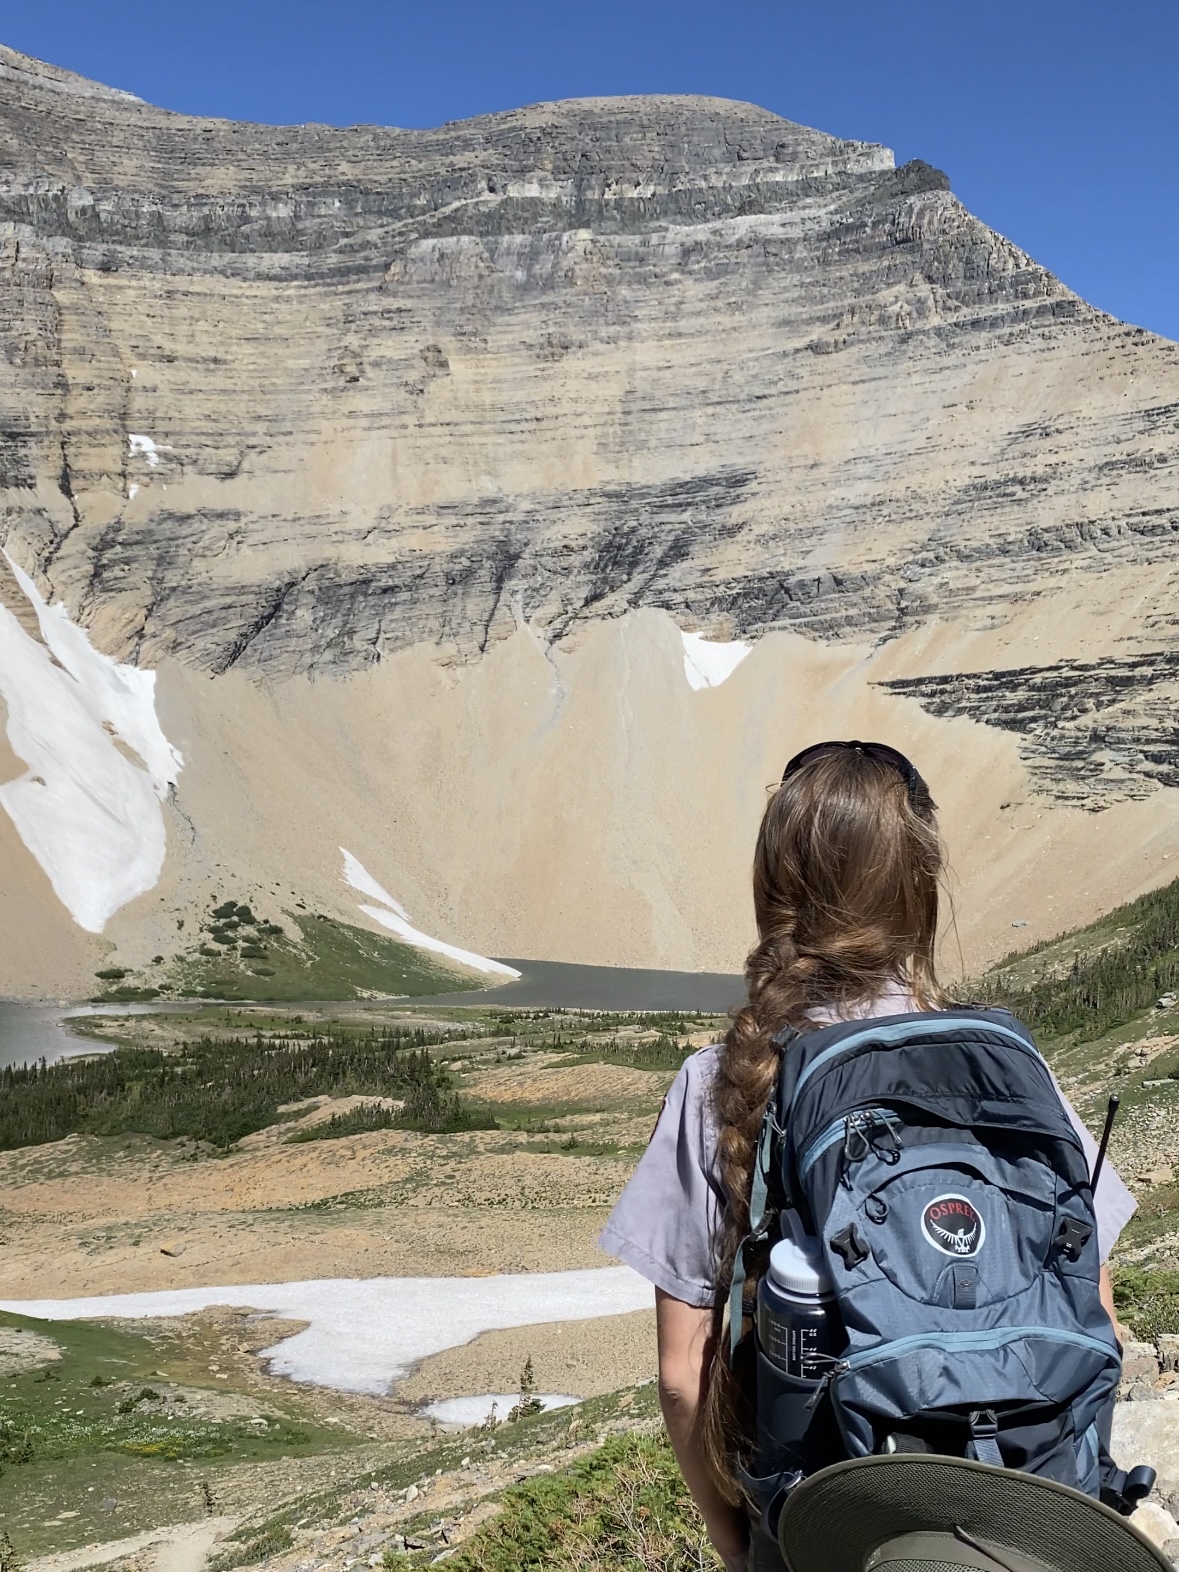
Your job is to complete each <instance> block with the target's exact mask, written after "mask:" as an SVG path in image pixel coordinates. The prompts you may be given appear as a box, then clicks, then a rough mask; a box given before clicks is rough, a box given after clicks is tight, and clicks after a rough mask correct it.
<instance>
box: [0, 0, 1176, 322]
mask: <svg viewBox="0 0 1179 1572" xmlns="http://www.w3.org/2000/svg"><path fill="white" fill-rule="evenodd" d="M0 40H2V41H3V42H5V43H7V44H10V45H11V46H12V47H13V48H16V49H22V50H25V51H26V52H28V53H30V54H35V55H39V56H41V57H42V58H43V59H47V60H52V61H53V62H55V63H56V64H58V65H63V66H68V67H69V68H70V69H71V70H74V71H80V72H82V73H84V74H85V75H87V76H92V77H97V78H99V79H100V80H102V81H105V82H109V83H111V84H112V85H114V86H117V87H123V88H127V89H128V90H130V91H131V92H134V93H138V94H139V95H140V96H141V97H143V98H147V99H150V100H151V101H152V102H153V103H156V104H161V105H164V106H165V107H167V108H170V109H179V110H185V111H187V112H189V113H192V114H202V115H226V116H231V117H233V118H237V119H243V120H265V121H275V122H291V121H301V120H320V121H327V122H329V123H331V124H335V125H348V124H353V123H357V122H379V123H382V124H386V125H401V126H428V125H437V124H439V123H440V122H442V121H444V120H455V119H460V118H462V117H464V116H467V115H476V114H480V113H483V112H485V111H488V110H493V109H509V108H514V107H517V106H518V105H520V104H525V103H536V102H538V101H539V100H542V99H549V98H568V97H577V96H585V95H590V94H610V93H667V92H675V93H711V94H718V95H721V96H723V97H728V98H742V99H749V100H752V101H753V102H755V103H758V104H762V105H764V106H765V107H766V108H768V109H772V110H775V111H776V112H777V113H779V114H782V115H785V116H787V117H788V118H790V119H792V120H800V121H803V122H804V123H806V124H808V125H813V126H819V127H821V128H822V129H823V130H825V131H831V132H834V133H836V134H837V135H840V136H850V137H862V138H864V139H866V140H869V141H874V142H883V143H885V144H886V145H888V146H889V147H892V148H893V149H894V150H895V151H896V154H897V160H898V162H903V161H904V160H906V159H909V158H924V159H926V160H927V161H928V162H929V163H931V164H937V165H938V166H940V167H941V168H943V169H945V170H946V171H947V173H948V174H949V176H950V179H951V182H952V184H953V187H954V190H955V191H956V192H957V193H958V195H959V196H960V197H961V198H962V199H963V201H964V202H966V204H967V205H968V206H969V207H970V208H971V209H972V210H973V211H974V212H975V213H977V214H978V215H979V217H981V218H983V219H985V220H986V221H987V222H988V223H989V224H992V225H993V226H994V227H995V228H996V229H999V230H1002V232H1003V233H1004V234H1006V235H1009V236H1010V237H1011V238H1012V239H1013V240H1015V241H1017V242H1018V243H1019V244H1020V245H1022V246H1023V247H1024V248H1025V249H1026V250H1028V251H1030V252H1031V254H1032V255H1033V256H1034V257H1035V258H1036V259H1037V260H1038V261H1040V262H1042V263H1044V264H1045V265H1046V266H1047V267H1050V268H1051V269H1052V270H1053V271H1054V272H1055V273H1057V274H1059V275H1060V277H1061V278H1063V279H1064V281H1065V282H1066V283H1067V284H1069V285H1070V286H1071V287H1072V288H1073V289H1076V290H1077V291H1079V293H1080V294H1082V295H1084V296H1085V297H1086V298H1087V299H1089V300H1091V301H1092V302H1093V303H1094V304H1095V305H1098V306H1101V307H1102V308H1104V309H1105V310H1107V311H1111V312H1113V313H1114V314H1115V315H1117V316H1120V317H1124V318H1126V319H1127V320H1128V321H1130V322H1134V323H1138V324H1140V325H1142V326H1144V327H1148V328H1152V329H1154V330H1155V331H1156V332H1158V333H1163V334H1165V335H1166V336H1168V337H1169V338H1173V339H1179V267H1177V265H1176V251H1177V249H1179V0H990V3H989V4H987V5H979V4H973V5H968V4H966V3H965V0H894V3H893V4H886V3H878V4H868V3H866V0H838V3H833V0H807V3H805V4H804V3H800V0H713V3H712V4H710V5H705V4H702V3H700V0H581V3H580V4H576V3H571V0H200V3H199V4H197V3H194V0H97V3H96V0H44V3H34V4H29V3H27V0H26V3H24V4H20V3H17V0H8V4H7V5H5V6H4V7H3V9H0Z"/></svg>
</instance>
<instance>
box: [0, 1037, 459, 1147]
mask: <svg viewBox="0 0 1179 1572" xmlns="http://www.w3.org/2000/svg"><path fill="white" fill-rule="evenodd" d="M446 1040H447V1038H446V1034H444V1033H442V1034H438V1033H427V1032H423V1031H421V1030H405V1031H402V1030H398V1029H397V1028H390V1027H384V1028H382V1029H381V1030H380V1031H377V1030H376V1029H374V1030H372V1031H370V1032H369V1033H368V1034H367V1035H365V1036H363V1037H348V1036H345V1035H343V1034H340V1035H335V1034H331V1033H325V1034H322V1035H319V1034H313V1035H310V1036H307V1037H286V1036H275V1037H263V1036H262V1035H261V1034H259V1035H257V1036H255V1037H254V1038H252V1039H251V1038H246V1039H242V1038H236V1037H202V1038H200V1039H199V1040H198V1041H197V1042H194V1043H190V1044H189V1045H188V1047H187V1048H186V1049H185V1050H184V1051H183V1052H181V1053H175V1054H165V1053H162V1052H160V1051H159V1050H158V1049H153V1048H116V1049H115V1050H114V1051H113V1052H111V1053H108V1054H102V1055H99V1056H96V1057H94V1058H93V1059H73V1060H66V1061H65V1062H64V1063H62V1064H54V1065H48V1066H47V1065H45V1064H44V1063H42V1064H39V1065H32V1066H28V1067H17V1068H12V1067H9V1068H7V1069H5V1070H4V1071H3V1072H0V1151H7V1150H10V1149H11V1148H13V1147H17V1146H35V1145H38V1144H40V1143H41V1142H44V1141H60V1140H61V1139H62V1138H63V1137H64V1136H67V1135H71V1134H73V1133H75V1132H81V1133H88V1134H93V1135H117V1134H121V1133H124V1132H133V1133H135V1134H139V1135H150V1136H156V1137H158V1138H159V1139H162V1140H174V1139H177V1138H179V1137H188V1138H189V1139H191V1140H194V1141H203V1142H207V1143H208V1144H209V1145H211V1146H214V1147H218V1148H220V1149H222V1150H225V1149H227V1148H228V1147H230V1146H231V1145H232V1144H233V1143H234V1142H235V1141H239V1140H240V1139H241V1138H242V1136H244V1135H249V1134H251V1133H252V1132H253V1131H255V1130H261V1129H264V1128H265V1127H266V1126H267V1125H270V1124H273V1123H275V1121H276V1120H277V1119H278V1118H279V1114H278V1109H279V1107H280V1106H281V1105H282V1104H283V1103H288V1102H295V1101H297V1100H299V1099H301V1098H307V1097H319V1096H324V1095H326V1096H331V1097H347V1096H355V1095H367V1096H371V1097H398V1098H401V1099H402V1100H403V1101H404V1104H405V1106H404V1108H403V1109H402V1110H401V1114H400V1117H399V1121H398V1122H399V1123H401V1124H403V1125H405V1126H406V1127H408V1128H412V1129H418V1130H438V1131H441V1130H452V1129H465V1128H471V1127H472V1126H473V1125H475V1124H476V1123H477V1119H478V1116H477V1115H475V1114H473V1113H471V1112H470V1111H469V1110H468V1109H467V1108H466V1105H465V1104H464V1103H463V1102H462V1101H461V1099H460V1098H459V1097H458V1096H457V1094H456V1093H454V1092H453V1091H452V1090H451V1077H450V1072H449V1070H448V1069H447V1068H446V1066H445V1065H444V1064H441V1063H440V1062H439V1061H438V1060H437V1059H435V1058H433V1057H432V1055H431V1054H430V1053H429V1051H428V1046H429V1044H430V1043H441V1042H445V1041H446ZM370 1128H371V1126H370ZM340 1133H344V1132H340Z"/></svg>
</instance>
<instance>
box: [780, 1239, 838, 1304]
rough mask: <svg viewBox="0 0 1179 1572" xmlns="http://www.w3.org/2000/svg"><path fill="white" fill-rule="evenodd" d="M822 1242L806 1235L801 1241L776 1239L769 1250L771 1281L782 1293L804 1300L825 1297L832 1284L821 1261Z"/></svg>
mask: <svg viewBox="0 0 1179 1572" xmlns="http://www.w3.org/2000/svg"><path fill="white" fill-rule="evenodd" d="M822 1248H823V1247H822V1245H821V1243H820V1241H819V1240H818V1239H811V1238H808V1239H807V1240H806V1242H805V1243H804V1244H801V1245H800V1244H797V1243H796V1242H795V1241H794V1240H793V1239H779V1240H778V1243H777V1244H776V1245H775V1246H774V1248H773V1249H772V1250H771V1251H770V1280H771V1282H772V1283H773V1284H774V1286H775V1287H776V1288H780V1289H781V1290H782V1291H783V1293H787V1294H798V1295H799V1296H800V1297H801V1298H804V1299H824V1298H826V1296H827V1295H828V1294H830V1293H831V1292H832V1283H831V1279H830V1277H829V1276H828V1275H827V1268H826V1265H825V1264H824V1262H823V1254H822Z"/></svg>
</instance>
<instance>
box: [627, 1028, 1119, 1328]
mask: <svg viewBox="0 0 1179 1572" xmlns="http://www.w3.org/2000/svg"><path fill="white" fill-rule="evenodd" d="M901 1008H902V1009H904V1006H903V1005H902V1006H901ZM896 1009H897V1005H896V1003H895V1002H894V1001H892V1000H890V1001H889V1005H888V1010H887V1011H886V1012H883V1013H888V1014H893V1013H895V1012H896ZM873 1013H876V1012H873ZM719 1053H720V1046H719V1044H714V1045H713V1046H712V1047H711V1048H702V1049H701V1050H700V1052H699V1053H694V1054H693V1055H692V1056H691V1057H690V1058H689V1059H686V1060H685V1061H684V1065H683V1068H682V1069H681V1070H680V1073H679V1074H678V1075H677V1076H676V1078H675V1080H674V1081H673V1082H672V1085H671V1090H670V1091H669V1092H668V1094H667V1097H666V1098H665V1099H664V1103H663V1109H662V1111H661V1113H660V1115H659V1122H658V1123H657V1124H656V1126H655V1130H654V1133H653V1134H652V1136H651V1141H650V1144H649V1145H648V1147H647V1150H646V1151H645V1152H644V1153H643V1156H642V1157H641V1158H640V1159H639V1165H638V1167H637V1168H636V1169H635V1171H634V1173H633V1174H632V1176H631V1179H630V1183H629V1184H628V1185H627V1187H626V1189H625V1190H624V1191H623V1192H622V1195H621V1197H620V1198H619V1201H618V1205H617V1206H616V1207H615V1208H614V1210H613V1212H612V1213H611V1214H610V1220H609V1222H608V1223H607V1224H606V1227H605V1229H604V1230H603V1232H602V1236H601V1239H600V1240H599V1243H600V1245H601V1247H602V1249H603V1250H605V1251H606V1253H607V1254H608V1255H613V1256H617V1257H618V1258H619V1260H622V1261H625V1262H626V1264H627V1265H628V1266H631V1267H633V1268H634V1270H635V1271H636V1272H638V1273H639V1274H640V1275H641V1276H643V1277H645V1278H646V1279H647V1280H648V1282H651V1283H654V1284H655V1286H656V1287H657V1288H662V1289H663V1291H664V1292H665V1293H667V1294H670V1295H671V1296H672V1298H673V1299H679V1300H682V1301H683V1302H684V1303H685V1304H689V1305H697V1306H699V1307H701V1308H703V1307H704V1306H707V1305H711V1304H712V1303H713V1300H714V1298H715V1295H716V1259H715V1255H714V1240H715V1238H716V1236H717V1230H718V1227H719V1223H720V1218H721V1213H722V1211H723V1207H724V1193H723V1191H722V1189H721V1182H720V1174H719V1171H718V1165H717V1153H716V1126H715V1123H714V1120H713V1113H712V1097H711V1090H712V1078H713V1076H714V1075H715V1073H716V1066H717V1058H718V1055H719ZM1054 1084H1055V1078H1054ZM1056 1090H1057V1091H1058V1092H1060V1100H1061V1102H1062V1103H1063V1104H1064V1108H1065V1112H1066V1113H1067V1114H1068V1116H1069V1119H1070V1121H1071V1123H1072V1125H1073V1128H1074V1129H1075V1130H1076V1132H1077V1134H1078V1135H1079V1136H1080V1138H1081V1141H1082V1144H1083V1145H1084V1148H1085V1153H1086V1156H1087V1157H1088V1160H1089V1164H1090V1167H1092V1164H1093V1160H1094V1158H1095V1157H1096V1156H1097V1143H1096V1142H1095V1141H1094V1139H1093V1137H1092V1136H1091V1135H1090V1134H1089V1132H1088V1130H1086V1128H1085V1126H1084V1125H1083V1124H1082V1123H1081V1120H1080V1118H1079V1116H1078V1115H1077V1113H1076V1111H1075V1110H1074V1108H1073V1107H1072V1105H1071V1104H1070V1103H1069V1101H1068V1099H1067V1098H1066V1097H1065V1095H1064V1093H1063V1092H1061V1091H1060V1087H1059V1086H1057V1087H1056ZM1095 1201H1096V1208H1097V1233H1098V1239H1099V1241H1100V1245H1101V1259H1102V1260H1103V1261H1105V1260H1107V1259H1108V1257H1109V1254H1110V1251H1111V1250H1112V1249H1113V1247H1114V1245H1115V1244H1116V1242H1117V1237H1118V1235H1119V1234H1120V1233H1121V1231H1122V1229H1123V1228H1124V1227H1125V1226H1126V1224H1127V1223H1128V1222H1129V1220H1130V1218H1131V1217H1132V1216H1133V1214H1134V1211H1135V1209H1136V1207H1137V1205H1138V1203H1137V1202H1136V1201H1135V1199H1134V1197H1133V1196H1132V1195H1131V1194H1130V1192H1129V1190H1127V1189H1126V1186H1125V1185H1124V1184H1123V1183H1122V1181H1121V1179H1120V1178H1119V1177H1118V1175H1117V1173H1116V1172H1115V1171H1114V1169H1113V1168H1112V1167H1111V1166H1110V1165H1109V1164H1108V1163H1107V1164H1106V1165H1105V1167H1104V1168H1103V1169H1102V1171H1101V1181H1100V1183H1099V1184H1098V1186H1097V1195H1096V1197H1095Z"/></svg>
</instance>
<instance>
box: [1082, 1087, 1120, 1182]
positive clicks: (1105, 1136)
mask: <svg viewBox="0 0 1179 1572" xmlns="http://www.w3.org/2000/svg"><path fill="white" fill-rule="evenodd" d="M1120 1101H1121V1098H1119V1097H1111V1098H1110V1100H1109V1103H1108V1105H1107V1106H1106V1110H1105V1129H1104V1130H1103V1131H1102V1132H1101V1145H1100V1146H1099V1147H1098V1148H1097V1161H1096V1162H1095V1163H1094V1164H1093V1177H1092V1178H1091V1179H1090V1180H1089V1188H1090V1190H1096V1189H1097V1181H1098V1180H1099V1179H1100V1178H1101V1170H1102V1167H1103V1166H1104V1164H1105V1149H1106V1147H1107V1146H1108V1145H1109V1134H1110V1131H1111V1130H1112V1129H1113V1122H1114V1120H1115V1119H1116V1118H1117V1113H1118V1104H1119V1102H1120Z"/></svg>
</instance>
